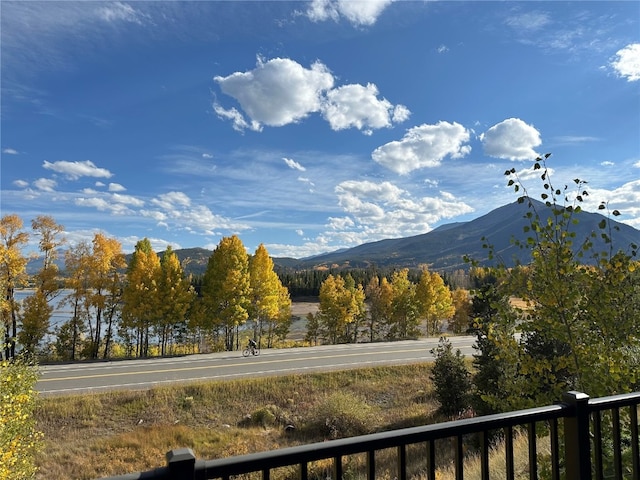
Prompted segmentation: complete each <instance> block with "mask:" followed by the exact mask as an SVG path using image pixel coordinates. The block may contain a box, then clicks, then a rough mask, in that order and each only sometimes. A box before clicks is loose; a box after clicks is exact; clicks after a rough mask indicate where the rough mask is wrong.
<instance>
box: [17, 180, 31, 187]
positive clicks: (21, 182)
mask: <svg viewBox="0 0 640 480" xmlns="http://www.w3.org/2000/svg"><path fill="white" fill-rule="evenodd" d="M13 184H14V185H15V186H16V187H18V188H27V187H28V186H29V182H27V181H25V180H14V182H13Z"/></svg>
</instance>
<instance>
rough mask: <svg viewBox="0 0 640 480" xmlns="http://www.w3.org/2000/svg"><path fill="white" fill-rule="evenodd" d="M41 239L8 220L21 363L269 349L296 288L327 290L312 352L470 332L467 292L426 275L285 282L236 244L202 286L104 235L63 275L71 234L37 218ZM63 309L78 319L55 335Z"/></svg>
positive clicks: (4, 233) (300, 277)
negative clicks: (244, 345) (30, 249)
mask: <svg viewBox="0 0 640 480" xmlns="http://www.w3.org/2000/svg"><path fill="white" fill-rule="evenodd" d="M31 229H32V232H31V233H29V232H27V231H26V229H25V228H24V223H23V221H22V219H21V218H20V217H18V216H17V215H6V216H4V217H2V219H1V220H0V239H1V242H0V275H1V277H0V282H1V283H0V286H1V288H2V292H3V293H4V294H3V296H2V299H1V302H2V303H1V305H0V306H1V308H0V314H1V317H2V323H1V326H2V329H3V330H4V352H3V356H4V358H7V359H10V358H14V357H15V355H16V346H17V345H18V346H19V348H20V349H21V350H23V351H25V352H28V353H29V354H31V355H35V356H37V357H39V358H47V359H60V360H79V359H99V358H102V359H106V358H112V357H147V356H151V355H170V354H175V353H187V352H188V353H193V352H203V351H212V350H215V351H219V350H234V349H238V348H239V343H240V341H241V337H243V338H244V337H247V336H251V337H253V338H254V339H256V340H260V341H261V343H262V345H263V346H266V347H271V346H273V345H274V344H275V343H276V342H278V341H284V339H286V337H287V335H288V333H289V330H290V327H291V323H292V316H291V295H290V289H291V288H292V286H291V284H296V283H297V284H298V285H301V284H305V283H306V285H307V288H309V292H314V291H315V290H318V292H317V293H318V298H319V304H320V305H319V311H318V314H317V315H311V316H310V317H309V318H308V319H307V325H308V334H307V338H306V340H307V342H309V343H313V344H317V343H319V342H322V343H339V342H356V341H362V340H367V341H376V340H396V339H402V338H415V337H416V336H418V335H420V334H422V333H427V334H434V333H438V332H439V331H440V328H441V327H442V322H443V321H445V320H450V321H451V323H452V325H453V329H454V330H455V331H463V330H464V328H466V325H467V324H468V307H469V305H470V301H471V300H470V297H469V293H468V291H466V290H462V289H456V291H454V292H451V290H450V288H449V287H448V286H447V285H446V284H445V282H444V280H443V278H442V277H441V276H440V275H439V274H437V273H435V272H429V271H428V269H427V268H426V267H423V268H422V269H421V270H420V271H410V270H408V269H402V270H399V271H390V272H389V273H388V274H387V275H384V274H382V273H380V272H378V271H377V270H376V269H373V268H372V269H369V270H353V271H342V272H340V273H337V272H336V273H331V271H325V272H322V271H320V272H317V271H316V272H314V271H311V272H307V273H305V272H299V274H297V275H293V274H291V273H288V274H283V273H282V272H281V274H280V275H278V274H277V273H276V269H275V267H274V263H273V260H272V259H271V257H270V256H269V253H268V251H267V250H266V248H265V247H264V245H260V246H259V247H258V248H257V249H256V251H255V252H254V253H253V255H249V254H247V252H246V248H245V246H244V245H243V244H242V241H241V240H240V239H239V238H238V237H237V236H231V237H225V238H223V239H222V240H221V241H220V243H219V244H218V246H217V247H216V248H215V250H214V251H213V252H212V254H211V256H210V257H209V260H208V263H207V267H206V270H205V272H204V274H203V275H201V276H198V277H193V276H191V275H187V274H186V273H185V268H184V267H185V265H183V264H181V263H180V261H179V260H178V257H177V255H176V253H175V251H173V250H172V248H171V247H169V248H167V249H166V250H165V251H164V252H162V254H157V253H156V252H154V251H153V249H152V246H151V243H150V241H149V240H148V239H146V238H145V239H143V240H140V241H139V242H138V243H137V244H136V246H135V249H134V252H133V254H132V255H130V256H129V259H128V260H127V256H126V255H125V254H124V253H123V251H122V246H121V244H120V242H119V241H118V240H116V239H114V238H108V237H107V236H105V235H104V234H102V233H97V234H95V235H94V237H93V240H92V241H91V242H88V241H83V242H79V243H78V244H76V245H73V246H71V247H68V248H66V249H64V254H63V255H64V258H63V261H64V275H62V273H63V272H61V271H59V267H58V264H59V263H60V262H59V261H58V260H59V259H58V255H60V252H61V251H62V249H61V247H62V246H63V245H64V244H65V239H64V237H63V232H64V227H63V226H62V225H60V224H58V223H57V222H56V221H55V220H54V219H53V218H52V217H49V216H38V217H36V218H35V219H34V220H33V221H32V222H31ZM33 237H35V238H37V239H38V250H39V256H40V257H41V258H42V265H41V267H40V269H39V271H38V272H37V273H35V274H34V275H33V276H29V275H27V271H26V265H27V262H28V258H27V257H26V256H25V255H23V253H22V251H23V249H24V247H25V246H26V245H27V243H28V242H29V241H30V238H31V239H32V238H33ZM305 279H306V280H305ZM317 282H319V285H318V283H317ZM27 284H28V285H31V286H32V287H33V294H32V295H30V296H28V297H26V298H25V299H24V300H23V301H22V302H18V301H17V300H16V296H15V293H16V289H19V288H21V287H23V286H25V285H27ZM54 304H57V305H58V306H59V307H64V308H66V309H68V310H69V311H70V312H71V313H70V318H69V319H68V320H67V321H65V322H64V323H62V324H61V325H57V326H55V328H54V329H53V330H52V329H51V326H50V319H51V316H52V313H53V311H54V307H53V306H52V305H54ZM50 338H53V341H47V340H49V339H50Z"/></svg>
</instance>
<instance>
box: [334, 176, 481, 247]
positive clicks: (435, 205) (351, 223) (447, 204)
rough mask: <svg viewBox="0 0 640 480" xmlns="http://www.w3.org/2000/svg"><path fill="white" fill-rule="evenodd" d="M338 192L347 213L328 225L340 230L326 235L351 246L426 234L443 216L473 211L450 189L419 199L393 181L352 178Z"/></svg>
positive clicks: (338, 187) (449, 216) (341, 184)
mask: <svg viewBox="0 0 640 480" xmlns="http://www.w3.org/2000/svg"><path fill="white" fill-rule="evenodd" d="M335 191H336V194H337V195H338V200H339V205H340V206H341V207H342V209H343V210H344V211H345V213H346V216H344V217H332V218H331V220H330V223H329V225H328V227H329V228H330V230H332V231H335V232H336V233H335V234H331V233H327V234H326V235H332V236H335V235H338V236H340V237H341V238H342V240H343V241H345V242H347V238H348V239H349V240H348V242H347V244H350V245H353V244H359V243H362V242H364V241H367V242H370V241H374V240H379V239H382V238H391V237H403V236H409V235H417V234H420V233H425V232H428V231H430V230H431V229H432V225H433V224H434V223H435V222H437V221H439V220H441V219H443V218H451V217H455V216H458V215H462V214H465V213H469V212H472V211H473V208H472V207H470V206H469V205H467V204H465V203H464V202H462V201H459V200H457V199H456V198H455V197H454V196H453V195H451V194H449V193H447V192H440V194H439V196H436V197H421V198H420V197H418V198H416V197H414V196H413V195H411V193H410V192H408V191H407V190H404V189H402V188H399V187H398V186H396V185H394V184H393V183H391V182H380V183H376V182H371V181H355V180H349V181H345V182H342V183H340V184H339V185H338V186H337V187H336V188H335ZM336 238H337V237H336ZM333 240H335V238H334V239H333Z"/></svg>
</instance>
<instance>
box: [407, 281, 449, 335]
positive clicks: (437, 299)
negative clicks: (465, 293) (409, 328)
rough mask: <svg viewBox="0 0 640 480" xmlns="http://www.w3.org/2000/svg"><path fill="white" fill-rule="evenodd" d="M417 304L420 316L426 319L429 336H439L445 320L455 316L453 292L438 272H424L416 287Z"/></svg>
mask: <svg viewBox="0 0 640 480" xmlns="http://www.w3.org/2000/svg"><path fill="white" fill-rule="evenodd" d="M416 303H417V305H418V309H419V315H420V316H421V317H422V318H424V319H425V321H426V326H427V335H430V334H431V335H439V333H440V329H441V327H442V323H443V320H445V319H449V318H451V317H452V316H453V314H454V312H455V309H454V308H453V304H452V301H451V290H449V287H447V286H446V285H445V284H444V281H443V280H442V277H441V276H440V275H439V274H438V273H437V272H430V271H429V270H427V269H426V268H424V269H423V270H422V273H421V275H420V280H419V282H418V284H417V286H416Z"/></svg>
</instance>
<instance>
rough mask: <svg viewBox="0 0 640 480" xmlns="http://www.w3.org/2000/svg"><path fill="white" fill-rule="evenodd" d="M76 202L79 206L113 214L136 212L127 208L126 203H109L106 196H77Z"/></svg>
mask: <svg viewBox="0 0 640 480" xmlns="http://www.w3.org/2000/svg"><path fill="white" fill-rule="evenodd" d="M75 204H76V205H77V206H79V207H89V208H95V209H96V210H99V211H101V212H110V213H111V214H112V215H125V214H133V213H134V212H133V211H132V210H131V209H129V208H127V206H126V205H125V204H124V203H109V202H108V201H107V200H106V199H104V198H99V197H91V198H85V197H81V198H77V199H76V200H75Z"/></svg>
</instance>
